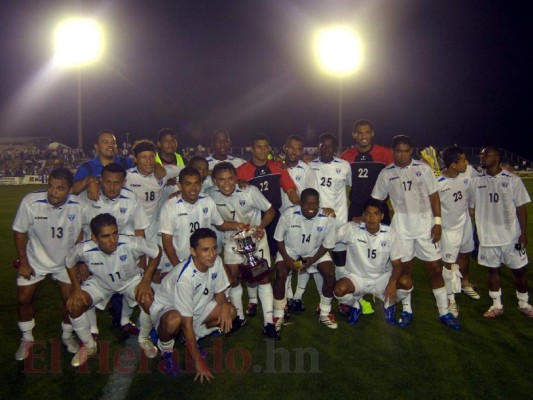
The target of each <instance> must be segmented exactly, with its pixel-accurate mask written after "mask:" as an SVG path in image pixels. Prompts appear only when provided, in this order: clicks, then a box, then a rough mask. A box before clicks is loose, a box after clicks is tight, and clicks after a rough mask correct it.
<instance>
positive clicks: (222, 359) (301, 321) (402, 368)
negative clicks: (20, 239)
mask: <svg viewBox="0 0 533 400" xmlns="http://www.w3.org/2000/svg"><path fill="white" fill-rule="evenodd" d="M526 186H527V187H528V190H529V193H530V194H533V181H526ZM35 189H36V187H35V186H32V187H30V186H27V187H24V186H19V187H13V186H4V187H0V231H1V232H3V234H2V235H1V236H0V250H1V252H2V255H3V260H4V261H3V268H2V269H1V270H0V282H1V283H0V287H1V289H2V290H0V333H1V337H2V338H3V345H2V346H1V348H0V360H1V361H2V362H1V364H0V377H1V382H2V383H1V384H0V399H40V400H42V399H60V398H61V399H63V398H64V399H98V398H105V399H113V398H114V399H120V398H127V399H143V398H146V399H168V398H187V399H196V398H203V399H205V398H211V399H219V398H220V399H254V400H258V399H276V398H279V397H283V398H287V399H309V398H320V399H322V398H323V399H330V398H335V399H347V398H358V399H377V398H379V399H444V398H446V399H450V398H454V399H455V398H460V399H474V398H483V399H504V398H505V399H508V398H526V397H529V395H530V393H533V382H532V380H531V378H530V376H529V373H530V371H531V369H532V367H533V361H532V360H533V347H532V345H531V343H532V342H533V321H532V320H528V319H527V318H526V317H525V316H524V315H522V314H520V313H519V312H518V310H517V308H516V296H515V291H514V288H513V286H512V281H511V274H510V271H509V270H506V269H504V270H503V281H502V290H503V302H504V305H505V314H504V315H503V316H501V317H500V318H498V319H496V320H485V319H483V317H482V314H483V312H484V311H486V310H487V309H488V307H489V306H490V305H491V300H490V298H489V296H488V289H487V274H486V271H485V270H484V268H482V267H479V266H478V265H477V264H476V263H475V262H474V261H473V262H472V263H471V273H470V277H471V280H472V282H475V283H476V284H477V286H478V291H479V293H480V294H481V296H482V297H481V300H471V299H470V298H467V297H466V296H465V295H458V296H457V299H458V304H459V307H460V322H461V325H462V330H460V331H453V330H451V329H449V328H446V327H444V326H443V325H442V324H440V322H439V321H438V319H437V311H436V306H435V301H434V297H433V295H432V293H431V290H430V288H429V278H428V275H427V273H426V271H425V269H424V267H423V266H422V265H421V264H420V263H417V264H416V265H415V269H414V280H415V291H414V293H413V309H414V313H415V314H414V315H415V320H414V322H413V325H412V326H410V327H408V328H405V329H400V328H398V327H394V326H390V325H387V324H386V323H385V321H384V320H383V313H382V311H381V308H380V307H381V305H380V303H379V301H376V302H375V303H374V308H375V310H376V312H375V313H374V314H372V315H366V316H363V317H362V318H361V320H360V321H359V323H358V324H357V325H356V326H349V325H347V324H346V323H345V321H343V320H342V318H338V319H339V328H338V329H337V330H336V331H331V330H329V329H327V328H326V327H324V326H321V325H319V324H318V322H317V317H316V315H315V312H314V309H315V306H316V304H317V301H318V297H317V293H316V289H315V285H314V282H309V285H308V288H307V291H306V294H305V297H304V303H305V305H306V310H305V311H304V313H303V314H300V315H293V316H292V318H291V319H290V320H289V321H287V322H288V324H287V325H286V326H284V328H283V330H282V340H281V341H280V342H275V343H273V342H268V341H265V340H264V339H263V336H262V334H261V325H262V324H261V321H262V318H261V316H260V312H261V311H260V310H259V313H258V316H257V317H255V318H250V319H248V324H247V325H246V326H245V327H244V328H243V329H242V330H240V331H239V332H237V333H236V334H235V335H234V336H231V337H225V338H208V339H206V340H205V341H204V347H206V348H207V349H208V351H209V356H208V365H209V366H210V368H212V370H213V371H214V375H215V380H214V381H213V383H212V384H205V383H204V384H203V385H201V384H199V383H198V382H196V383H194V382H193V377H194V375H193V373H192V367H191V366H190V365H191V364H190V361H188V360H187V355H186V352H185V350H184V348H183V346H182V345H179V344H177V345H176V348H177V350H178V355H179V357H180V364H181V368H182V372H181V373H180V375H179V376H178V377H167V376H165V375H164V374H162V373H161V372H160V365H159V359H154V360H147V359H144V358H141V357H140V355H139V351H138V347H137V345H136V339H135V338H134V339H132V338H128V337H127V336H125V335H123V334H122V333H120V332H118V331H117V330H114V329H111V320H110V318H109V316H108V315H107V314H106V313H104V312H99V313H98V323H99V327H100V333H101V339H100V357H99V358H98V357H96V358H94V359H91V360H90V361H89V363H88V367H87V368H86V369H82V370H80V371H78V370H76V369H74V368H72V367H71V366H70V360H71V357H72V356H71V355H70V354H68V353H67V352H66V350H65V349H64V348H63V347H62V346H61V344H60V321H61V315H60V296H59V291H58V289H57V285H56V284H55V283H54V282H52V281H51V280H49V279H47V280H45V281H44V282H43V283H42V284H41V286H40V288H39V290H38V293H37V299H36V323H37V325H36V328H35V330H34V336H35V339H36V340H37V341H38V346H37V347H36V349H35V351H34V354H33V356H32V358H31V359H29V360H28V361H27V362H17V361H15V360H14V357H13V355H14V352H15V351H16V349H17V346H18V344H19V331H18V328H17V312H16V310H17V309H16V303H17V295H16V284H15V277H16V270H15V269H13V268H12V267H11V262H12V260H13V259H14V258H16V253H15V249H14V245H13V238H12V232H11V223H12V221H13V218H14V215H15V211H16V208H17V206H18V203H19V201H20V199H21V198H22V196H23V195H24V194H25V193H27V192H29V191H31V190H35ZM531 210H532V207H531V206H529V207H528V211H529V214H530V215H531V214H532V213H531ZM532 218H533V217H530V221H532ZM532 230H533V222H530V223H529V225H528V233H529V238H530V241H531V242H533V232H532ZM532 249H533V245H531V244H530V245H529V246H528V253H529V256H530V257H533V251H532ZM528 275H529V279H530V282H532V283H533V276H532V274H531V272H528ZM311 281H312V280H311ZM244 292H245V293H246V290H245V291H244ZM530 293H531V290H530ZM245 297H246V294H245ZM245 304H246V301H245ZM335 308H336V306H334V309H335ZM335 312H336V311H335Z"/></svg>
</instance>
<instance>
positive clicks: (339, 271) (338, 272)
mask: <svg viewBox="0 0 533 400" xmlns="http://www.w3.org/2000/svg"><path fill="white" fill-rule="evenodd" d="M344 275H346V267H345V266H344V265H343V266H342V267H335V279H337V280H339V279H341V278H343V277H344Z"/></svg>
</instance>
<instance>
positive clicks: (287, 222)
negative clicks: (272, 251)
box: [274, 206, 335, 257]
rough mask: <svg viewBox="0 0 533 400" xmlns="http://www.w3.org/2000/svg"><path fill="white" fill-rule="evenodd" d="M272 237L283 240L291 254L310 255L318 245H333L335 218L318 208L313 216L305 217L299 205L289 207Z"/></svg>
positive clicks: (315, 251)
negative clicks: (310, 217)
mask: <svg viewBox="0 0 533 400" xmlns="http://www.w3.org/2000/svg"><path fill="white" fill-rule="evenodd" d="M274 239H276V241H278V242H284V243H285V248H286V249H287V252H288V253H289V255H291V256H296V257H298V256H302V257H312V256H314V255H315V254H316V253H317V251H318V249H319V248H320V246H324V247H325V248H326V249H333V248H334V247H335V218H331V217H326V216H325V215H324V213H323V212H322V209H319V210H318V213H317V215H316V216H315V217H314V218H312V219H307V218H305V217H304V216H303V214H302V210H301V208H300V206H294V207H291V208H289V209H287V210H285V212H284V213H283V214H282V215H281V217H280V219H279V222H278V225H277V226H276V231H275V232H274Z"/></svg>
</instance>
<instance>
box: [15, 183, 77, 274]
mask: <svg viewBox="0 0 533 400" xmlns="http://www.w3.org/2000/svg"><path fill="white" fill-rule="evenodd" d="M47 198H48V194H47V191H46V190H43V191H38V192H33V193H29V194H27V195H26V196H24V198H23V199H22V202H21V203H20V205H19V208H18V210H17V215H16V216H15V220H14V221H13V226H12V228H13V230H14V231H16V232H20V233H27V234H28V244H27V246H26V253H27V255H28V261H29V263H30V265H31V266H32V267H33V268H34V269H36V270H38V271H39V272H41V273H43V274H46V273H53V272H60V271H63V270H64V268H65V255H66V254H67V253H68V252H69V250H70V249H71V248H72V247H74V245H75V244H76V241H77V240H78V237H79V235H80V232H81V230H82V226H83V221H84V220H85V213H86V206H87V205H86V203H85V202H84V201H83V200H82V199H80V198H78V196H75V195H72V194H71V195H69V196H68V198H67V201H66V202H65V204H63V205H62V206H61V207H57V208H56V207H54V206H52V205H51V204H50V203H49V202H48V199H47Z"/></svg>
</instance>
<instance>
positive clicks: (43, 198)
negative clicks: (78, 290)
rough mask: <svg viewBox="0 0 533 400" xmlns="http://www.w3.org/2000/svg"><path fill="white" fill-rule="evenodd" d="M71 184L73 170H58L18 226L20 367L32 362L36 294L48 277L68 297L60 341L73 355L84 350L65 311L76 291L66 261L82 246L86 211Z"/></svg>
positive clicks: (29, 201)
mask: <svg viewBox="0 0 533 400" xmlns="http://www.w3.org/2000/svg"><path fill="white" fill-rule="evenodd" d="M72 181H73V177H72V173H71V172H70V171H69V170H68V169H66V168H57V169H54V170H53V171H52V172H51V174H50V176H49V178H48V189H47V190H45V191H44V190H43V191H38V192H33V193H30V194H27V195H26V196H25V197H24V198H23V199H22V202H21V203H20V205H19V208H18V210H17V215H16V216H15V220H14V221H13V232H14V236H15V248H16V250H17V254H18V258H19V260H20V266H19V268H18V276H17V286H18V318H19V323H18V325H19V329H20V331H21V332H22V339H21V342H20V346H19V348H18V350H17V352H16V353H15V359H17V360H19V361H21V360H24V359H26V358H27V357H28V355H29V352H30V350H31V348H32V346H33V332H32V331H33V328H34V327H35V320H34V315H35V309H34V306H33V303H34V300H35V293H36V291H37V287H38V285H39V282H41V281H42V280H44V278H45V277H46V275H49V274H51V275H52V279H54V280H55V281H57V282H58V283H59V289H60V290H61V296H62V297H63V323H62V324H61V327H62V331H63V333H62V335H61V341H62V342H63V344H64V345H65V346H66V347H67V350H68V351H69V352H70V353H76V352H77V351H78V349H79V345H78V343H77V342H76V340H75V339H74V338H73V336H72V326H71V324H70V320H69V318H68V312H67V309H66V302H67V299H68V296H69V295H70V290H71V286H70V279H69V277H68V275H67V271H66V270H65V265H64V261H65V255H66V254H67V253H68V251H69V250H70V249H71V248H72V247H73V246H74V245H75V244H76V242H77V241H78V240H81V237H82V225H83V220H84V218H85V212H86V205H85V203H84V202H82V201H81V200H80V199H79V198H78V197H77V196H75V195H72V194H70V195H69V192H70V190H71V188H72V184H73V183H72Z"/></svg>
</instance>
